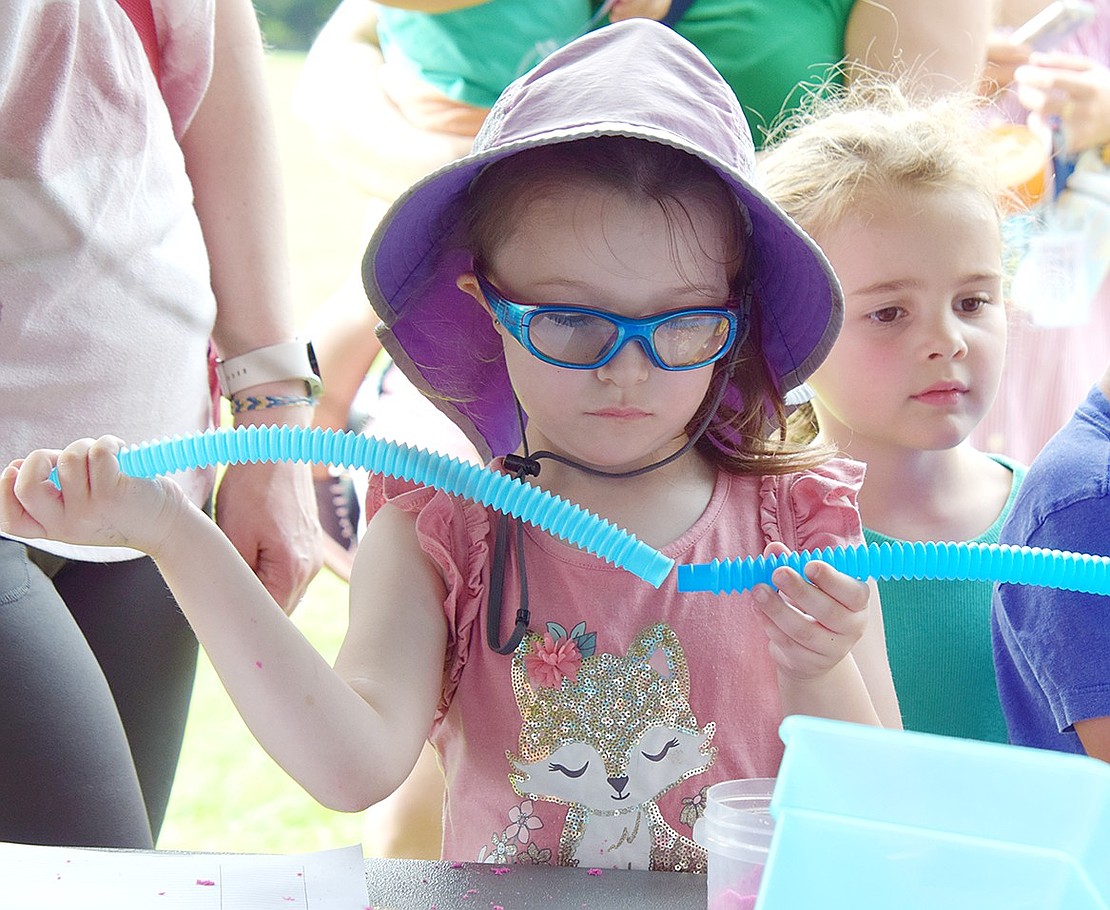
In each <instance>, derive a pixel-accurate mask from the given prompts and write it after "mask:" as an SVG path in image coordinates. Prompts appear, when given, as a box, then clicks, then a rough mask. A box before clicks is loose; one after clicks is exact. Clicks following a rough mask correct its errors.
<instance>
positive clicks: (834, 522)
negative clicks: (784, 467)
mask: <svg viewBox="0 0 1110 910" xmlns="http://www.w3.org/2000/svg"><path fill="white" fill-rule="evenodd" d="M864 470H865V468H864V465H863V464H862V463H861V462H858V461H852V460H851V459H848V458H831V459H829V460H828V461H827V462H825V463H824V464H822V465H820V466H818V467H816V468H812V469H810V470H806V471H800V472H798V473H794V474H776V475H767V476H765V477H763V479H762V483H761V485H760V496H759V511H760V525H761V527H762V529H763V533H764V535H765V537H766V540H767V541H781V542H782V543H784V544H786V545H787V546H788V547H790V548H791V549H793V550H810V549H817V548H821V547H838V546H845V545H851V544H856V543H861V542H862V541H863V527H862V522H861V520H860V515H859V507H858V505H857V500H858V497H859V491H860V487H861V486H863V476H864Z"/></svg>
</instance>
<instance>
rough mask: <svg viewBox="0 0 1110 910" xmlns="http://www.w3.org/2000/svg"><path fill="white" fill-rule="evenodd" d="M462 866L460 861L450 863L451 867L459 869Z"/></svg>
mask: <svg viewBox="0 0 1110 910" xmlns="http://www.w3.org/2000/svg"><path fill="white" fill-rule="evenodd" d="M462 867H463V864H462V863H451V868H452V869H461V868H462Z"/></svg>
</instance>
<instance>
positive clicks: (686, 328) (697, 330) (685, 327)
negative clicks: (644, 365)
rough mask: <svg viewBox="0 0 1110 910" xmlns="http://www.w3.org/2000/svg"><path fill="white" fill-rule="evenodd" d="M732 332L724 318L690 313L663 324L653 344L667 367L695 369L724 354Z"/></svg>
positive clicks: (653, 339) (658, 329)
mask: <svg viewBox="0 0 1110 910" xmlns="http://www.w3.org/2000/svg"><path fill="white" fill-rule="evenodd" d="M730 330H731V326H730V323H729V321H728V319H726V318H725V317H724V316H721V315H716V314H710V313H689V314H686V315H678V316H675V317H674V318H673V319H668V320H667V321H666V322H663V323H660V325H659V326H658V327H657V328H656V330H655V334H654V336H653V338H652V342H653V344H654V346H655V353H656V354H657V355H658V356H659V359H660V360H661V361H662V362H663V363H665V364H666V365H667V366H669V367H675V368H681V367H692V366H697V365H698V364H702V363H707V362H708V361H710V360H712V359H713V358H714V357H716V356H717V355H718V354H720V353H721V351H722V350H723V349H724V347H725V345H726V344H728V340H729V336H730Z"/></svg>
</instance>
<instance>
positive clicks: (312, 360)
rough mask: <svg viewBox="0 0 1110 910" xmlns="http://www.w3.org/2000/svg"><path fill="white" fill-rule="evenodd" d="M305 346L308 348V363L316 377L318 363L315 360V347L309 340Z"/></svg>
mask: <svg viewBox="0 0 1110 910" xmlns="http://www.w3.org/2000/svg"><path fill="white" fill-rule="evenodd" d="M305 347H306V348H307V349H308V365H309V366H310V367H312V372H313V373H315V374H316V376H317V377H319V375H320V364H318V363H317V362H316V348H314V347H313V346H312V342H311V341H310V342H308V344H307V345H306V346H305Z"/></svg>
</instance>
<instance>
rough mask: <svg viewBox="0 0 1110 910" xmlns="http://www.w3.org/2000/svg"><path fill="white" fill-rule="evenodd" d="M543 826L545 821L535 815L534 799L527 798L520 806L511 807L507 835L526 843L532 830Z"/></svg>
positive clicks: (509, 837)
mask: <svg viewBox="0 0 1110 910" xmlns="http://www.w3.org/2000/svg"><path fill="white" fill-rule="evenodd" d="M542 827H543V822H542V821H540V820H539V819H538V818H536V816H535V807H534V806H533V804H532V800H530V799H526V800H524V802H522V803H521V804H520V805H519V806H513V807H512V808H510V809H509V827H507V828H506V829H505V837H506V838H508V839H510V840H516V841H519V842H520V843H522V844H526V843H528V839H529V837H530V836H531V832H532V831H535V830H536V829H538V828H542Z"/></svg>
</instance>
